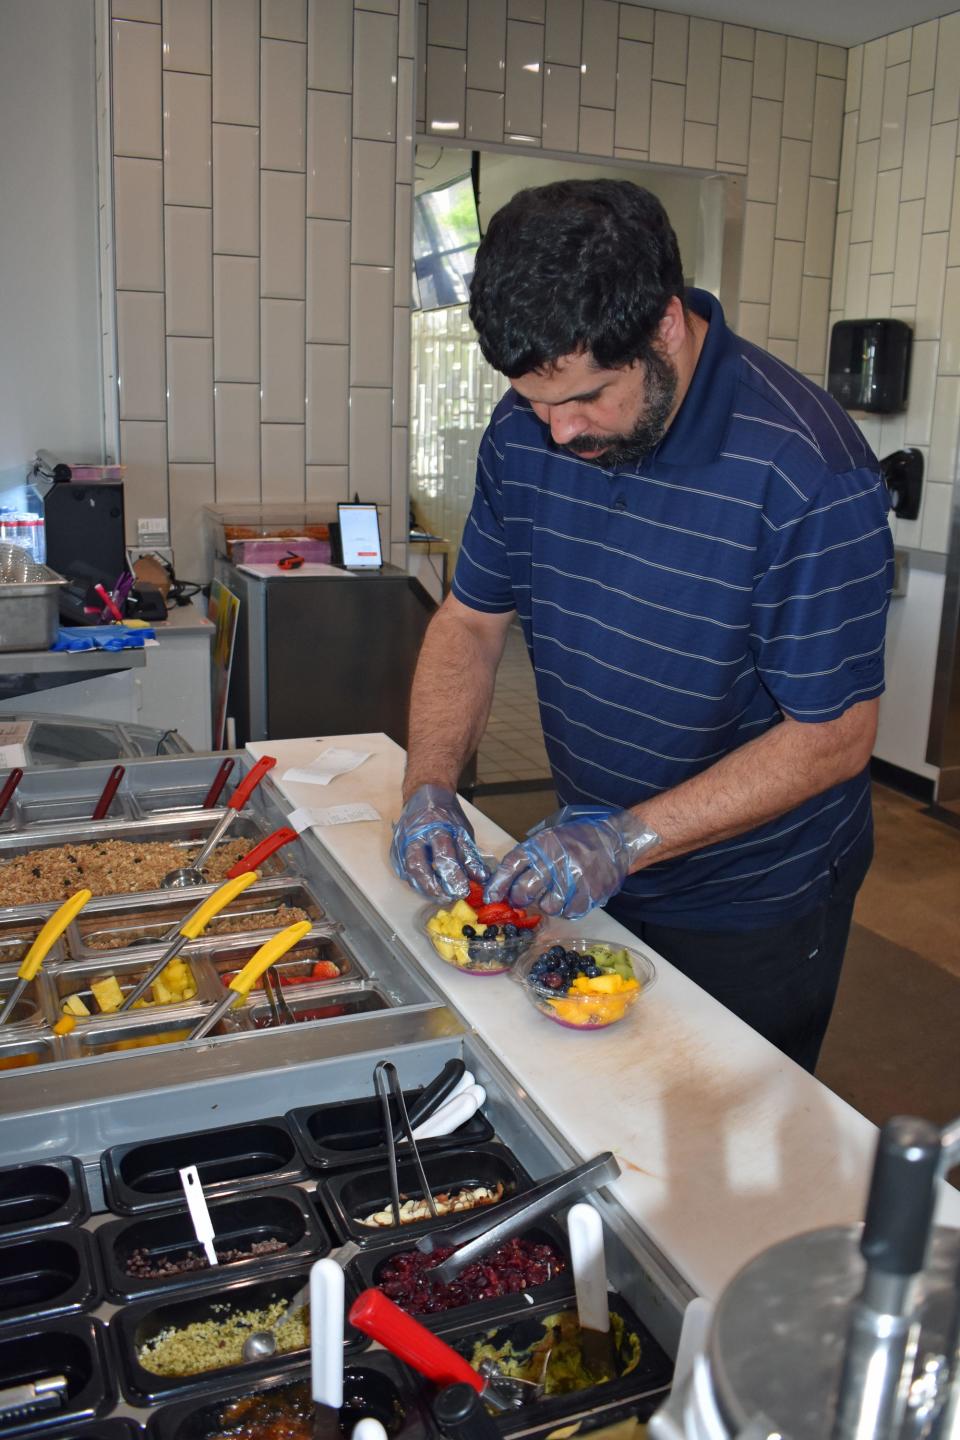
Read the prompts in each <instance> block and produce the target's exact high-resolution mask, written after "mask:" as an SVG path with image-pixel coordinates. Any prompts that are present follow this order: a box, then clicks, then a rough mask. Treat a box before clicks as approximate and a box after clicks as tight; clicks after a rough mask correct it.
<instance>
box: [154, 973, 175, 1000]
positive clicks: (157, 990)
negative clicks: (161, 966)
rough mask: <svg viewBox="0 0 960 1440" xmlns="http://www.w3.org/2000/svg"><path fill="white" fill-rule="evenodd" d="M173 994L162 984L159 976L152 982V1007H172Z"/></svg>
mask: <svg viewBox="0 0 960 1440" xmlns="http://www.w3.org/2000/svg"><path fill="white" fill-rule="evenodd" d="M175 998H176V997H175V996H174V993H173V991H172V990H170V989H168V988H167V986H166V985H165V984H164V983H163V976H162V975H159V976H158V977H157V979H156V980H154V982H153V1003H154V1005H172V1003H173V1001H174V999H175Z"/></svg>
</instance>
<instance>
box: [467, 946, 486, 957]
mask: <svg viewBox="0 0 960 1440" xmlns="http://www.w3.org/2000/svg"><path fill="white" fill-rule="evenodd" d="M467 959H468V960H482V959H483V951H482V950H481V949H480V946H479V945H468V946H467Z"/></svg>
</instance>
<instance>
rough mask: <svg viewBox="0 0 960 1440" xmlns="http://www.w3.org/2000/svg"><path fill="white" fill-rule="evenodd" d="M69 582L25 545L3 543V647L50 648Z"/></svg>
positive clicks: (0, 591)
mask: <svg viewBox="0 0 960 1440" xmlns="http://www.w3.org/2000/svg"><path fill="white" fill-rule="evenodd" d="M66 583H67V582H66V580H64V578H63V576H62V575H58V574H57V572H56V571H55V570H51V569H50V567H49V566H48V565H38V564H37V562H36V561H35V560H34V559H33V556H32V555H31V554H30V553H29V551H27V550H24V549H23V547H22V546H20V545H10V544H7V543H4V544H0V650H49V649H50V646H51V645H52V644H53V642H54V640H55V639H56V638H57V626H58V625H59V624H60V588H61V586H63V585H66Z"/></svg>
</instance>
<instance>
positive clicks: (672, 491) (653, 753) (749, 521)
mask: <svg viewBox="0 0 960 1440" xmlns="http://www.w3.org/2000/svg"><path fill="white" fill-rule="evenodd" d="M688 303H689V304H690V306H691V308H692V309H694V310H695V311H696V312H697V313H698V314H700V315H702V316H703V317H704V319H706V320H707V321H708V322H709V329H708V332H707V335H706V339H705V341H704V345H703V348H702V350H701V353H700V358H699V361H698V363H697V366H696V369H695V371H694V374H693V378H692V380H691V384H690V387H689V389H688V391H687V394H686V396H685V397H684V400H683V403H682V405H681V407H680V409H679V411H678V412H677V415H676V416H675V418H674V420H673V423H672V424H671V426H670V428H669V430H668V431H667V433H666V435H665V436H664V438H663V440H662V441H661V443H660V445H659V446H658V447H657V449H656V450H655V451H654V452H653V454H652V455H651V456H649V457H647V459H645V460H644V461H643V462H641V463H639V464H638V463H636V462H631V463H628V464H626V465H623V466H619V467H616V468H608V469H604V468H602V467H601V466H599V465H597V464H596V463H591V462H589V461H586V460H582V459H580V458H579V457H578V456H576V455H575V454H573V452H572V451H569V450H567V449H565V448H564V447H562V446H559V445H556V444H555V443H554V442H553V440H552V439H551V437H550V431H549V427H548V426H547V425H545V424H544V423H543V422H541V421H540V420H538V419H537V417H536V416H535V415H534V413H533V411H532V410H531V409H530V406H529V404H528V403H527V402H526V401H525V400H523V399H521V398H520V397H519V396H518V395H517V394H516V392H514V391H513V390H510V391H509V392H508V393H507V394H506V395H505V396H504V397H503V398H502V400H501V401H500V402H499V404H498V405H497V408H496V410H495V411H494V413H493V416H492V418H491V421H490V424H489V426H488V428H487V430H486V432H485V434H484V437H483V440H482V441H481V444H480V450H479V454H478V462H477V484H476V492H475V496H474V501H473V506H472V509H471V513H470V516H469V519H468V521H467V525H466V527H465V530H464V535H463V543H462V547H461V550H460V555H459V559H458V562H457V567H456V573H455V575H454V580H453V593H454V594H455V595H456V597H457V599H458V600H460V601H462V602H463V604H465V605H468V606H471V607H473V608H474V609H477V610H481V611H486V612H489V613H496V614H503V613H506V612H509V611H511V610H514V609H516V611H517V614H518V616H519V619H520V623H521V625H522V627H523V633H524V637H525V639H526V643H527V648H528V650H529V653H530V658H531V660H532V662H533V667H534V671H535V674H536V682H537V695H538V699H539V705H540V716H541V721H542V724H543V733H544V737H545V740H546V746H547V753H548V755H549V758H550V764H551V767H552V770H553V775H554V780H555V783H556V789H557V794H558V797H559V799H560V802H561V804H573V803H578V802H579V803H582V802H591V801H600V802H603V803H605V804H608V805H615V806H618V807H619V806H630V805H635V804H639V803H640V802H642V801H643V800H646V799H649V798H650V797H651V796H652V795H655V794H657V793H658V792H660V791H662V790H666V789H669V788H670V787H672V786H674V785H677V784H679V783H680V782H681V781H683V780H686V779H688V778H689V777H690V776H692V775H695V774H697V773H698V771H701V770H704V769H706V768H707V767H708V766H710V765H711V764H713V763H714V762H715V761H716V760H718V759H720V757H721V756H723V755H726V754H728V753H729V752H730V751H731V750H735V749H736V748H737V747H738V746H740V745H743V744H745V743H746V742H747V741H748V740H750V739H751V738H752V737H754V736H756V735H761V734H762V733H763V732H764V731H765V730H768V729H769V728H770V727H771V726H772V725H776V724H778V723H779V722H780V720H781V718H782V715H789V716H792V717H794V718H795V719H796V720H799V721H805V722H810V723H816V722H817V721H826V720H832V719H835V718H836V717H837V716H839V715H841V714H843V712H844V711H845V710H846V709H847V708H848V707H849V706H852V705H854V704H856V703H857V702H859V701H862V700H867V699H870V698H871V697H873V696H877V695H880V694H881V692H882V690H883V647H884V627H885V620H886V610H887V603H888V598H889V592H890V586H891V582H892V576H893V545H892V541H891V536H890V528H889V525H888V522H887V514H886V511H887V498H886V491H885V488H884V487H883V485H882V482H881V480H880V475H879V471H878V466H877V461H876V458H875V456H874V455H873V453H872V452H871V450H870V449H869V447H868V445H867V444H866V442H865V441H864V439H863V436H862V435H861V433H860V431H859V430H858V429H857V427H856V426H855V425H854V424H853V423H852V421H851V420H850V419H849V418H848V416H847V415H846V414H845V413H844V411H843V410H841V409H840V408H839V406H837V405H836V404H835V403H834V401H833V400H831V399H830V398H829V396H828V395H826V393H825V392H824V391H822V390H820V389H819V388H818V387H817V386H816V385H813V384H811V383H810V382H809V381H808V380H805V379H804V378H803V376H801V375H798V374H797V373H796V372H795V371H793V370H791V369H790V368H789V367H788V366H786V365H784V364H783V363H782V362H781V361H779V360H778V359H776V358H775V357H774V356H772V355H770V354H768V353H766V352H765V351H763V350H760V349H758V348H757V347H756V346H754V345H751V344H749V343H747V342H746V341H744V340H741V339H740V338H739V337H738V336H736V335H735V334H734V333H733V332H732V331H731V330H730V329H728V327H727V325H726V322H725V320H724V317H723V311H722V309H721V307H720V305H719V304H718V303H717V302H716V301H715V300H714V299H713V297H712V296H710V295H708V294H707V293H706V292H704V291H698V290H694V291H691V292H690V293H689V295H688ZM870 833H871V813H870V785H869V778H868V775H867V773H866V772H864V773H863V774H860V775H858V776H856V777H855V778H854V779H852V780H849V781H847V782H845V783H844V784H842V785H838V786H835V787H834V788H833V789H831V790H828V791H827V792H825V793H824V794H821V795H817V796H815V797H814V798H813V799H812V800H809V801H807V802H805V803H804V804H803V805H801V806H799V807H798V808H797V809H796V810H792V811H790V812H789V813H788V814H786V815H783V816H781V817H780V818H779V819H777V820H774V821H772V822H770V823H768V824H766V825H763V826H760V827H758V828H757V829H755V830H751V831H749V832H747V833H746V834H743V835H739V836H737V837H736V838H735V839H733V840H725V841H721V842H719V843H717V844H714V845H710V846H707V847H704V848H703V849H701V850H697V851H694V852H692V853H691V854H688V855H684V856H681V857H679V858H677V859H673V860H667V861H663V862H661V863H660V864H656V865H651V866H649V867H648V868H646V869H644V870H641V871H640V872H639V873H637V874H635V875H631V876H630V877H629V878H628V879H627V882H626V885H625V886H624V891H623V899H624V900H625V901H627V902H628V904H629V905H630V908H631V910H632V911H635V913H636V917H637V918H638V919H642V920H647V921H649V922H651V923H659V924H666V925H674V926H681V927H687V928H691V929H717V930H724V929H725V930H748V929H756V928H760V927H763V926H768V925H773V924H777V923H779V922H781V921H784V920H787V919H789V918H791V916H796V915H802V914H804V913H806V912H807V911H809V910H811V909H813V908H814V907H815V906H816V905H818V904H819V903H820V902H821V901H822V900H823V899H824V898H825V897H826V895H827V893H828V890H829V881H830V874H831V869H832V868H833V867H842V865H843V863H844V857H852V856H854V855H859V854H860V853H861V852H862V850H864V849H866V846H867V844H868V842H869V839H870Z"/></svg>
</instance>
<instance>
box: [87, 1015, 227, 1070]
mask: <svg viewBox="0 0 960 1440" xmlns="http://www.w3.org/2000/svg"><path fill="white" fill-rule="evenodd" d="M199 1018H200V1011H199V1010H197V1009H196V1007H190V1006H185V1005H181V1006H174V1005H170V1006H164V1007H163V1015H162V1018H161V1016H160V1015H159V1014H156V1015H151V1014H150V1012H147V1017H145V1018H144V1019H142V1020H141V1019H139V1018H138V1019H136V1020H129V1021H127V1020H126V1016H123V1017H121V1019H120V1020H116V1019H115V1020H114V1022H113V1023H112V1024H111V1023H109V1022H108V1020H107V1019H106V1017H105V1019H104V1023H103V1024H95V1025H87V1026H85V1027H84V1028H83V1029H82V1030H74V1031H73V1032H72V1033H71V1034H70V1035H67V1036H66V1038H65V1039H64V1040H63V1041H62V1044H63V1048H64V1059H67V1060H95V1059H99V1058H101V1057H106V1056H113V1057H116V1056H118V1055H127V1056H129V1055H136V1054H138V1053H146V1052H150V1051H153V1050H156V1049H158V1048H160V1047H162V1046H167V1045H181V1044H183V1042H184V1041H185V1040H189V1038H190V1032H191V1030H192V1029H193V1028H194V1027H195V1025H196V1023H197V1021H198V1019H199ZM237 1033H238V1027H237V1025H236V1023H235V1022H234V1021H233V1020H232V1019H231V1018H230V1017H228V1016H226V1015H225V1016H224V1018H223V1019H222V1020H221V1021H220V1022H219V1023H218V1024H217V1025H216V1026H215V1027H214V1029H213V1030H211V1031H210V1034H209V1036H208V1037H207V1038H208V1039H210V1040H215V1039H216V1038H217V1037H218V1036H229V1035H236V1034H237ZM171 1063H174V1062H171Z"/></svg>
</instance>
